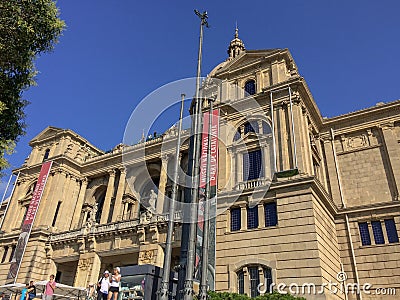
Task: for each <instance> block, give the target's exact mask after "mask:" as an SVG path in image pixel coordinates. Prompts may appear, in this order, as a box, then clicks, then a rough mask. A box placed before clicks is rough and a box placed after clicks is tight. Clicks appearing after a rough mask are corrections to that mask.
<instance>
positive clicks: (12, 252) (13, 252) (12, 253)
mask: <svg viewBox="0 0 400 300" xmlns="http://www.w3.org/2000/svg"><path fill="white" fill-rule="evenodd" d="M15 249H17V247H16V246H15V245H13V246H12V247H11V254H10V259H9V260H8V262H11V261H12V259H13V258H14V254H15Z"/></svg>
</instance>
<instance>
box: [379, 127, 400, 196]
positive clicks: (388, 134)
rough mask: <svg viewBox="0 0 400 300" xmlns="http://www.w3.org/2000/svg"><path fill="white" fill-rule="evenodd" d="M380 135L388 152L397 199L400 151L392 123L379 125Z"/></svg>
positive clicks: (399, 184)
mask: <svg viewBox="0 0 400 300" xmlns="http://www.w3.org/2000/svg"><path fill="white" fill-rule="evenodd" d="M381 129H382V135H383V138H384V140H385V146H386V150H387V153H388V161H389V164H390V167H391V169H392V170H391V172H392V174H393V179H394V181H395V182H394V187H395V190H396V191H395V193H396V194H397V195H394V196H395V197H394V199H396V200H398V197H399V195H398V192H399V189H400V152H399V143H398V141H397V136H396V132H395V130H394V124H393V123H391V124H385V125H384V126H381Z"/></svg>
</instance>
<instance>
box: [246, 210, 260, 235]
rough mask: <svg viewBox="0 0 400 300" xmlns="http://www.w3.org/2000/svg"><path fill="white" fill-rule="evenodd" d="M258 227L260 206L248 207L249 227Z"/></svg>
mask: <svg viewBox="0 0 400 300" xmlns="http://www.w3.org/2000/svg"><path fill="white" fill-rule="evenodd" d="M257 227H258V206H257V205H256V206H254V207H248V208H247V229H253V228H257Z"/></svg>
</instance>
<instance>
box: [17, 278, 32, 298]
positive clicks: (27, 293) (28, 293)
mask: <svg viewBox="0 0 400 300" xmlns="http://www.w3.org/2000/svg"><path fill="white" fill-rule="evenodd" d="M35 297H36V287H35V285H34V284H33V281H32V280H31V281H30V282H29V283H27V284H26V285H25V288H23V289H22V291H21V297H20V300H33V298H35Z"/></svg>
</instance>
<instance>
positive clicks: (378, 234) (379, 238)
mask: <svg viewBox="0 0 400 300" xmlns="http://www.w3.org/2000/svg"><path fill="white" fill-rule="evenodd" d="M371 225H372V232H373V234H374V239H375V245H381V244H384V243H385V238H384V237H383V231H382V224H381V221H372V222H371Z"/></svg>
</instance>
